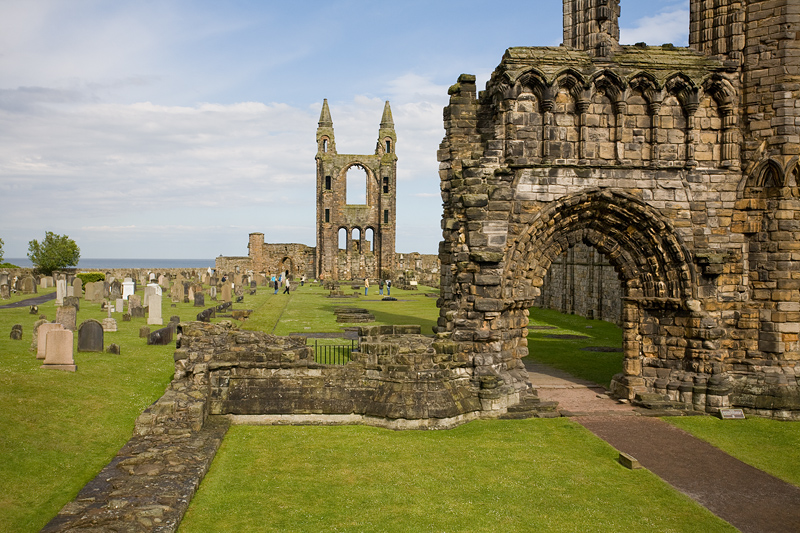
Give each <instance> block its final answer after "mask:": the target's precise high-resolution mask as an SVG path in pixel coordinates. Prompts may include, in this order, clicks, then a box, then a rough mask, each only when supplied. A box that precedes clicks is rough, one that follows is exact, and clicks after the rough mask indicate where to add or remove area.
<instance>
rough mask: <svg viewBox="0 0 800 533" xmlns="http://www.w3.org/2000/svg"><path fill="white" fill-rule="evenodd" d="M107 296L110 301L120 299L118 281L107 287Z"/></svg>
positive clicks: (120, 286)
mask: <svg viewBox="0 0 800 533" xmlns="http://www.w3.org/2000/svg"><path fill="white" fill-rule="evenodd" d="M108 295H109V297H110V298H111V299H112V300H119V299H121V298H122V283H120V282H119V280H114V281H111V282H110V283H109V285H108Z"/></svg>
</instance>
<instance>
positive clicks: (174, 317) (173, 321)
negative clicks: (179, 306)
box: [169, 315, 181, 324]
mask: <svg viewBox="0 0 800 533" xmlns="http://www.w3.org/2000/svg"><path fill="white" fill-rule="evenodd" d="M169 321H170V324H180V323H181V317H179V316H178V315H172V316H171V317H169Z"/></svg>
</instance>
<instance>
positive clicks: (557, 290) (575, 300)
mask: <svg viewBox="0 0 800 533" xmlns="http://www.w3.org/2000/svg"><path fill="white" fill-rule="evenodd" d="M534 305H535V306H536V307H542V308H545V309H554V310H556V311H560V312H562V313H569V314H575V315H579V316H582V317H585V318H591V319H596V320H605V321H607V322H613V323H615V324H621V323H622V285H621V283H620V281H619V277H618V275H617V273H616V271H615V270H614V266H613V265H611V264H610V263H608V261H607V260H606V259H605V258H604V257H603V256H602V254H600V253H599V252H598V251H597V250H595V249H593V248H590V247H588V246H586V245H585V244H583V243H578V244H576V245H575V246H573V247H572V248H570V249H569V250H567V251H566V252H565V253H563V254H561V255H560V256H558V258H556V260H554V261H553V263H552V264H551V265H550V269H549V270H548V271H547V275H546V276H545V277H544V283H543V285H542V287H541V293H540V294H539V296H537V297H536V298H535V299H534Z"/></svg>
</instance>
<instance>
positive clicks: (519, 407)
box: [500, 395, 559, 420]
mask: <svg viewBox="0 0 800 533" xmlns="http://www.w3.org/2000/svg"><path fill="white" fill-rule="evenodd" d="M557 409H558V402H551V401H547V400H542V399H540V398H539V397H538V396H533V395H531V396H527V397H525V398H523V400H522V401H520V402H519V403H518V404H516V405H512V406H511V407H509V408H508V410H507V411H506V413H505V414H504V415H502V416H500V418H501V419H503V420H520V419H524V418H555V417H558V416H559V413H558V410H557Z"/></svg>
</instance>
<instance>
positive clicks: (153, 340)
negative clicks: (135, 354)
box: [147, 326, 173, 346]
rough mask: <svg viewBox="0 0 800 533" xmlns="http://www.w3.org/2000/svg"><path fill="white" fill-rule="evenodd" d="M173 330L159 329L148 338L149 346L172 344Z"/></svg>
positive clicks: (169, 328)
mask: <svg viewBox="0 0 800 533" xmlns="http://www.w3.org/2000/svg"><path fill="white" fill-rule="evenodd" d="M172 336H173V328H172V326H167V327H165V328H161V329H157V330H155V331H154V332H152V333H151V334H150V335H148V337H147V344H152V345H157V346H165V345H167V344H169V343H171V342H172Z"/></svg>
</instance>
